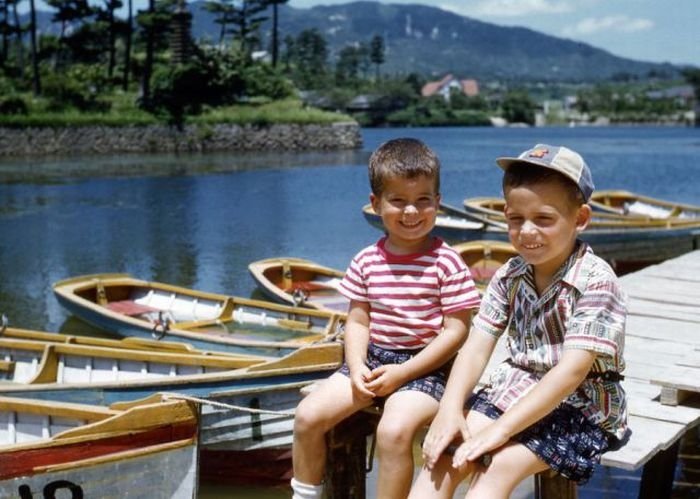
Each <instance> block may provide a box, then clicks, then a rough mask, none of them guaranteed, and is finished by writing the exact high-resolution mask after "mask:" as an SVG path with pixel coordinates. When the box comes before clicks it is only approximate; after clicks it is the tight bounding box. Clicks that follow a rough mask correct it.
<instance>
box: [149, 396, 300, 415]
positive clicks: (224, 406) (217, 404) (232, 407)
mask: <svg viewBox="0 0 700 499" xmlns="http://www.w3.org/2000/svg"><path fill="white" fill-rule="evenodd" d="M161 395H162V396H163V400H187V401H189V402H195V403H197V404H204V405H211V406H213V407H219V408H222V409H229V410H232V411H241V412H250V413H252V414H272V415H274V416H294V411H291V412H290V411H270V410H267V409H255V408H254V407H244V406H242V405H233V404H226V403H224V402H214V401H213V400H209V399H203V398H199V397H192V396H191V395H183V394H181V393H163V394H161Z"/></svg>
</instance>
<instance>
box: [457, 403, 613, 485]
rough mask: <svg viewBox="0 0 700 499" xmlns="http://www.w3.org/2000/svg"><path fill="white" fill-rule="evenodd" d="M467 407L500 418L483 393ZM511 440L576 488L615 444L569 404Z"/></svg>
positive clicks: (496, 409)
mask: <svg viewBox="0 0 700 499" xmlns="http://www.w3.org/2000/svg"><path fill="white" fill-rule="evenodd" d="M467 406H471V408H472V409H473V410H476V411H478V412H480V413H482V414H484V415H486V416H488V417H489V418H491V419H498V418H499V417H500V416H501V414H503V412H502V411H501V410H500V409H498V408H497V407H496V406H494V405H493V404H491V403H490V402H489V401H488V398H487V396H486V393H485V392H484V390H480V391H479V392H477V393H476V394H475V395H472V397H471V398H470V399H469V401H468V402H467ZM513 440H515V441H516V442H519V443H521V444H523V445H524V446H525V447H527V448H528V449H529V450H530V451H532V452H533V453H534V454H535V455H537V457H539V458H540V459H541V460H542V461H544V462H545V463H546V464H547V465H548V466H549V467H550V468H552V469H553V470H554V471H556V472H557V473H559V474H561V475H563V476H565V477H566V478H568V479H569V480H572V481H575V482H578V483H579V484H581V483H585V482H587V481H588V480H589V479H590V478H591V475H592V474H593V469H594V468H595V465H596V464H597V463H598V462H600V456H601V454H603V453H604V452H606V451H607V450H608V449H610V448H611V446H613V445H614V444H615V443H616V442H617V439H616V438H615V437H614V436H612V435H610V434H609V433H607V432H605V431H604V430H603V429H602V428H600V427H598V426H596V425H595V424H593V423H591V422H590V421H589V420H588V419H586V417H585V416H584V415H583V413H582V412H581V411H579V410H578V409H576V408H575V407H573V406H571V405H568V404H561V405H560V406H559V407H557V408H556V409H554V410H553V411H552V412H550V413H549V414H548V415H547V416H545V417H544V418H542V419H541V420H539V421H538V422H536V423H535V424H533V425H532V426H530V427H528V428H526V429H524V430H523V431H521V432H520V433H518V434H517V435H515V436H514V437H513Z"/></svg>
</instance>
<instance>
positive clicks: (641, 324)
mask: <svg viewBox="0 0 700 499" xmlns="http://www.w3.org/2000/svg"><path fill="white" fill-rule="evenodd" d="M625 335H626V336H627V337H629V336H637V337H640V338H648V339H653V340H661V341H673V342H674V343H677V344H684V345H686V346H687V348H688V350H692V349H694V348H695V347H696V346H700V327H698V325H697V324H692V323H689V322H684V321H670V320H664V319H660V318H658V317H642V316H638V315H628V316H627V331H626V334H625Z"/></svg>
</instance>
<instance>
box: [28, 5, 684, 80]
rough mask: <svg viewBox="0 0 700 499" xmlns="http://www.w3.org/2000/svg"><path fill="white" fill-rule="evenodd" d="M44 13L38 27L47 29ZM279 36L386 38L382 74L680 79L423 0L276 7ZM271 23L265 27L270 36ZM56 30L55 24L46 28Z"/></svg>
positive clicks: (334, 40)
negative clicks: (310, 32) (309, 32)
mask: <svg viewBox="0 0 700 499" xmlns="http://www.w3.org/2000/svg"><path fill="white" fill-rule="evenodd" d="M203 5H204V2H203V1H201V0H197V1H195V2H192V3H190V4H189V8H190V11H191V12H192V14H193V23H192V33H193V36H194V37H195V38H197V39H203V38H207V39H209V40H212V41H216V40H217V39H218V35H219V30H220V26H219V25H218V24H216V23H214V20H213V19H214V17H213V15H212V14H211V13H209V12H207V11H205V10H204V9H203V8H202V6H203ZM47 17H49V16H44V15H42V16H41V17H40V19H41V21H40V22H39V25H40V26H42V27H43V28H44V31H46V30H47V29H48V27H47V26H46V24H45V23H46V20H47ZM279 21H280V25H279V29H280V40H283V39H284V37H285V36H286V35H293V36H295V35H297V34H298V33H299V32H301V31H303V30H305V29H310V28H317V29H319V31H320V32H321V33H322V34H323V36H324V37H325V39H326V41H327V42H328V45H329V49H330V51H331V57H333V55H334V54H337V53H338V51H339V50H340V49H341V48H342V47H343V46H345V45H347V44H352V43H357V42H367V43H368V42H369V41H370V40H371V38H372V37H373V36H374V35H377V34H379V35H381V36H383V37H384V41H385V44H386V48H387V50H386V63H385V64H384V65H382V72H383V73H385V74H409V73H412V72H415V73H419V74H421V75H423V76H426V77H430V78H432V77H441V76H443V75H444V74H445V73H448V72H449V73H453V74H454V75H455V76H457V77H460V78H476V79H479V80H482V81H484V80H493V79H498V80H528V81H544V82H564V81H570V82H595V81H600V80H607V79H611V78H613V77H615V76H617V75H621V74H628V75H634V76H637V77H640V78H642V79H644V78H647V77H649V75H656V76H664V77H679V76H680V72H679V69H680V68H679V67H678V66H674V65H671V64H657V63H650V62H643V61H636V60H631V59H625V58H622V57H617V56H615V55H613V54H611V53H609V52H607V51H605V50H601V49H598V48H595V47H592V46H591V45H587V44H585V43H581V42H575V41H571V40H567V39H563V38H557V37H554V36H549V35H545V34H542V33H539V32H537V31H533V30H531V29H527V28H517V27H503V26H497V25H495V24H490V23H485V22H481V21H477V20H475V19H471V18H469V17H464V16H460V15H457V14H454V13H452V12H448V11H444V10H441V9H439V8H435V7H429V6H425V5H417V4H414V5H403V4H402V5H399V4H384V3H379V2H369V1H364V2H351V3H346V4H340V5H318V6H315V7H312V8H309V9H298V8H294V7H290V6H288V5H281V6H280V8H279ZM269 25H270V23H268V24H267V25H266V26H265V32H266V34H267V35H268V39H269ZM53 28H57V25H56V24H54V25H53V26H51V31H54V29H53Z"/></svg>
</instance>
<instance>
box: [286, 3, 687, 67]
mask: <svg viewBox="0 0 700 499" xmlns="http://www.w3.org/2000/svg"><path fill="white" fill-rule="evenodd" d="M348 1H349V0H320V1H318V0H290V1H289V3H288V5H290V6H292V7H297V8H307V7H312V6H314V5H331V4H340V3H347V2H348ZM381 1H382V2H383V3H394V4H402V3H403V4H423V5H431V6H433V7H439V8H441V9H443V10H449V11H452V12H455V13H457V14H460V15H463V16H466V17H471V18H473V19H478V20H480V21H485V22H489V23H493V24H498V25H501V26H521V27H525V28H530V29H533V30H535V31H539V32H542V33H545V34H548V35H552V36H557V37H560V38H568V39H571V40H576V41H580V42H584V43H587V44H589V45H592V46H594V47H597V48H600V49H603V50H607V51H608V52H611V53H612V54H615V55H618V56H621V57H626V58H630V59H636V60H639V61H647V62H671V63H674V64H692V65H694V66H697V67H700V26H698V22H700V0H381Z"/></svg>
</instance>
